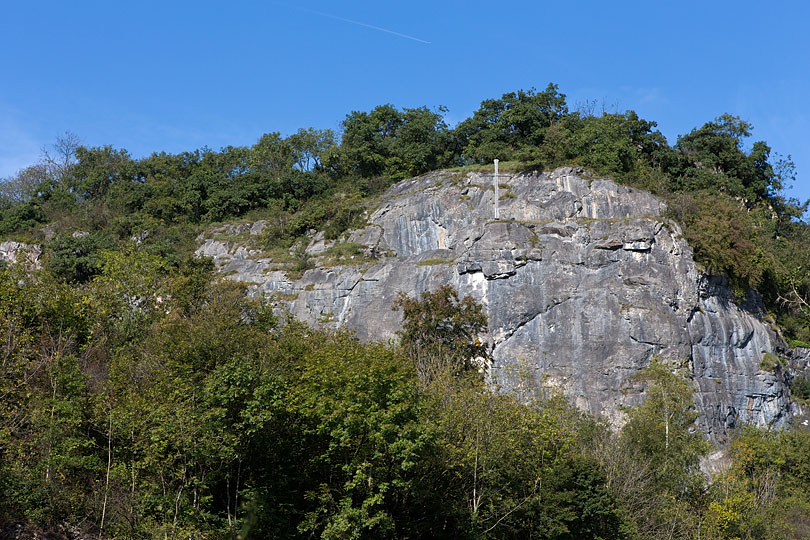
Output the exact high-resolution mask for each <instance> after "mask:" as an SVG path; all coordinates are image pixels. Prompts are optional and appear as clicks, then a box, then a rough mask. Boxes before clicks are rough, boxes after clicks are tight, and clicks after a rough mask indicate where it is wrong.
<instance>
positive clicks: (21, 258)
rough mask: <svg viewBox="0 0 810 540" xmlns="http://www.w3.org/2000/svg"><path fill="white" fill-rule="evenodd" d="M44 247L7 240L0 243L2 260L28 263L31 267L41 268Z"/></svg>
mask: <svg viewBox="0 0 810 540" xmlns="http://www.w3.org/2000/svg"><path fill="white" fill-rule="evenodd" d="M41 256H42V247H40V246H37V245H34V244H23V243H22V242H12V241H7V242H3V243H0V261H2V262H5V263H9V264H15V263H22V264H26V265H28V266H29V267H31V268H40V266H41V265H40V261H39V259H40V257H41Z"/></svg>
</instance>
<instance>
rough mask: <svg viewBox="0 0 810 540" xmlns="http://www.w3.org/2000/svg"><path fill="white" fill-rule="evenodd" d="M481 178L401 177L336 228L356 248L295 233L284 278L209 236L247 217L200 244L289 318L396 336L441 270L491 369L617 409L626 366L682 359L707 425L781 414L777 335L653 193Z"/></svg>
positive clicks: (560, 181)
mask: <svg viewBox="0 0 810 540" xmlns="http://www.w3.org/2000/svg"><path fill="white" fill-rule="evenodd" d="M492 183H493V178H492V175H485V174H469V175H462V174H460V173H442V172H440V173H434V174H430V175H427V176H424V177H421V178H417V179H414V180H410V181H405V182H401V183H399V184H397V185H395V186H393V187H391V188H390V189H389V190H388V192H387V193H386V194H385V195H384V196H383V197H382V199H381V200H382V203H381V204H380V205H379V206H378V207H377V209H376V210H374V211H373V213H371V214H370V215H369V216H368V226H367V227H365V228H364V229H362V230H356V231H352V232H351V233H350V234H349V235H348V236H347V237H344V238H343V239H342V240H341V241H342V242H343V243H344V244H346V245H345V246H343V247H348V248H359V249H360V250H361V251H362V253H358V254H357V255H356V256H354V258H353V259H351V260H349V261H348V263H350V264H346V262H343V263H341V264H335V262H334V259H332V258H330V257H329V253H330V249H329V248H330V247H331V251H334V250H335V247H334V243H330V242H326V241H324V240H323V238H322V236H316V237H314V238H313V239H312V242H311V243H310V245H309V246H308V248H307V252H308V253H309V254H310V255H311V256H312V257H313V260H315V261H316V267H315V268H314V269H310V270H307V271H306V272H305V273H304V274H303V275H301V276H300V277H297V276H295V277H297V279H293V278H291V277H289V276H288V274H286V273H285V271H284V270H285V269H284V268H280V267H279V265H278V264H277V263H275V262H273V261H272V260H270V259H269V258H263V256H262V252H261V251H259V250H251V249H250V248H248V247H246V245H245V244H246V242H244V241H232V240H227V239H223V236H222V235H223V234H226V235H227V234H228V233H230V234H239V235H241V237H242V238H243V239H244V238H245V237H249V236H251V235H259V234H261V231H262V228H263V224H262V223H261V222H259V223H253V224H246V225H242V226H230V227H225V228H221V229H219V230H217V231H212V232H215V233H217V234H216V238H214V237H212V238H201V239H200V240H201V243H202V245H201V247H200V248H199V250H198V254H199V255H201V256H210V257H213V258H214V260H215V262H216V263H217V266H218V268H219V269H220V270H221V271H222V272H223V273H224V274H225V275H226V276H227V277H228V278H229V279H233V280H237V281H242V282H246V283H249V284H250V285H251V290H252V293H253V294H256V295H266V296H273V297H274V299H275V300H276V301H277V302H279V304H283V305H286V306H287V307H288V308H289V310H290V311H291V312H292V313H293V314H294V315H295V316H296V317H298V318H300V319H301V320H304V321H307V322H309V323H313V324H320V325H326V326H331V327H338V326H342V325H345V326H348V327H349V328H352V329H354V330H355V331H356V332H357V334H358V336H359V337H360V338H362V339H388V338H392V337H394V335H395V332H396V330H397V329H398V327H399V323H400V314H399V313H398V312H396V311H392V309H391V305H392V302H393V300H394V298H395V297H396V296H397V294H398V293H399V292H400V291H405V292H407V293H408V294H412V295H415V294H418V293H420V292H422V291H427V290H433V289H435V288H436V287H438V286H439V285H441V284H445V283H449V284H451V285H453V286H454V287H455V288H456V289H457V290H458V291H459V293H460V294H461V295H471V296H473V297H474V298H475V299H477V300H478V301H480V302H481V303H482V304H483V305H484V308H485V310H486V313H487V315H488V317H489V332H488V336H487V338H488V340H489V342H490V344H491V346H492V358H493V361H492V366H491V370H490V374H491V379H492V381H493V383H495V384H498V385H500V387H502V388H503V389H504V390H506V391H520V392H552V391H561V392H563V393H564V394H565V395H566V396H568V397H569V398H570V399H571V400H572V401H573V402H574V403H576V404H577V405H578V406H579V407H581V408H583V409H586V410H589V411H593V412H598V413H601V414H603V415H605V416H606V417H608V418H609V419H610V420H611V421H613V422H614V423H617V424H618V423H621V421H622V416H623V413H622V412H621V410H622V408H623V407H627V406H632V405H634V404H636V403H638V402H639V400H640V399H641V398H642V397H643V390H644V389H643V386H641V385H639V384H637V383H633V382H631V380H630V378H631V377H632V376H633V375H634V374H635V373H637V372H638V371H639V370H640V369H642V368H644V367H645V366H647V365H648V364H649V362H650V360H651V359H652V358H653V357H654V356H661V357H662V358H664V359H665V360H667V361H669V362H672V363H675V364H682V365H685V366H688V369H690V370H691V372H692V374H693V376H694V385H695V389H696V394H695V395H696V405H697V407H698V409H699V411H700V413H701V416H700V419H699V423H700V426H701V428H702V429H704V430H705V431H706V432H707V433H709V434H710V436H711V437H712V438H713V439H715V440H719V441H722V440H723V439H724V438H725V434H726V430H727V428H730V427H733V426H736V425H738V424H740V423H742V422H749V423H753V424H756V425H759V426H774V427H782V426H785V425H787V424H788V423H789V422H790V419H791V415H792V414H793V410H792V408H795V406H793V405H791V403H790V401H789V395H788V390H787V386H786V375H785V374H783V373H782V372H781V371H780V370H779V369H777V370H776V371H775V372H774V371H770V370H764V369H761V368H760V366H761V364H762V365H764V364H766V363H763V362H762V360H763V356H764V355H765V354H768V353H770V354H776V355H783V354H786V352H787V351H786V347H785V344H784V342H783V341H782V340H781V339H780V338H779V337H778V336H777V335H776V334H775V333H774V332H773V331H772V330H771V329H770V328H769V327H768V325H767V324H765V323H764V322H763V320H762V317H761V310H760V308H759V306H758V302H757V298H756V296H755V295H753V294H752V295H751V297H750V298H748V299H747V300H746V302H745V303H743V304H741V305H738V304H736V303H735V302H734V301H733V299H732V297H731V295H730V293H729V292H728V290H727V289H726V288H725V286H724V284H723V283H722V282H720V281H718V280H713V279H709V278H707V277H705V276H703V275H701V273H700V272H699V270H698V268H697V267H696V266H695V263H694V261H693V258H692V252H691V250H690V248H689V246H688V245H687V243H686V241H685V240H684V239H683V238H682V237H681V234H680V231H679V229H678V227H677V225H676V224H674V223H672V222H670V221H668V220H667V219H665V218H664V217H663V211H664V209H665V208H664V205H663V203H662V202H661V201H659V200H658V199H656V198H655V197H653V196H652V195H650V194H648V193H645V192H641V191H637V190H632V189H629V188H626V187H622V186H618V185H616V184H614V183H613V182H611V181H608V180H603V179H594V178H585V177H583V176H582V175H581V173H580V172H579V171H576V170H572V169H558V170H556V171H554V172H552V173H544V174H532V175H510V176H503V177H502V178H501V179H500V181H499V183H500V194H501V197H500V201H498V209H499V219H494V215H495V214H494V212H495V207H494V204H495V193H494V190H493V189H492V187H491V186H492ZM338 247H340V246H338ZM344 251H345V250H344ZM330 261H331V262H330ZM290 275H292V273H290Z"/></svg>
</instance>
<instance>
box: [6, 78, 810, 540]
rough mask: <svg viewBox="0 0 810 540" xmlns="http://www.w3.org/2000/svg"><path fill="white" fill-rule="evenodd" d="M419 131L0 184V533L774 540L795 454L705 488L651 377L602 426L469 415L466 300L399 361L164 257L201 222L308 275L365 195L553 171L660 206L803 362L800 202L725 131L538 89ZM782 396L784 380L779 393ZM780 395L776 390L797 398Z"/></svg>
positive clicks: (768, 165)
mask: <svg viewBox="0 0 810 540" xmlns="http://www.w3.org/2000/svg"><path fill="white" fill-rule="evenodd" d="M443 113H444V110H443V109H441V108H439V109H435V110H432V109H429V108H425V107H423V108H417V109H398V108H396V107H394V106H391V105H382V106H380V107H376V108H375V109H373V110H372V111H368V112H352V113H351V114H349V115H348V116H347V117H346V119H345V120H344V122H343V133H342V134H341V137H340V138H339V139H338V137H337V136H336V135H335V134H334V133H332V132H330V131H328V130H327V131H321V130H315V129H302V130H300V131H298V132H297V133H295V134H293V135H290V136H288V137H282V136H281V135H280V134H278V133H269V134H266V135H264V136H263V137H261V139H259V141H257V143H256V144H255V145H253V146H251V147H227V148H223V149H221V150H219V151H214V150H210V149H207V148H204V149H201V150H196V151H191V152H185V153H181V154H177V155H170V154H166V153H156V154H153V155H152V156H149V157H146V158H143V159H133V158H132V157H131V156H130V155H129V154H128V153H127V152H126V151H125V150H121V149H114V148H111V147H97V148H86V147H83V146H81V145H80V143H79V141H78V140H77V139H76V138H75V136H72V135H70V134H67V135H66V136H64V137H61V138H60V139H59V140H58V142H57V144H56V145H55V146H54V147H53V148H51V149H49V150H48V151H47V152H46V153H45V154H44V155H43V159H42V161H41V162H40V163H37V164H35V165H32V166H31V167H29V168H27V169H24V170H23V171H20V173H19V174H17V175H16V176H14V177H13V178H9V179H6V180H5V181H3V183H2V185H1V189H2V191H1V192H0V236H2V238H3V239H10V238H14V239H17V240H23V241H30V242H37V243H42V244H43V245H44V246H45V253H44V255H43V258H42V261H43V269H42V270H39V271H31V270H29V269H26V268H23V267H21V266H20V267H15V266H9V267H6V268H0V332H2V340H1V341H0V343H2V347H0V523H3V522H5V523H13V522H16V521H22V522H25V523H31V524H35V525H37V526H39V527H41V528H43V529H46V530H47V529H55V528H57V527H59V526H61V525H63V524H72V525H75V526H79V527H80V528H82V529H83V530H85V531H87V532H92V533H94V534H96V533H97V534H99V535H100V536H107V537H129V538H134V537H138V538H141V537H144V538H145V537H158V536H162V537H164V538H165V537H172V538H174V537H195V538H197V537H239V538H248V537H252V538H266V537H280V538H286V537H292V538H295V537H322V538H434V537H448V538H526V537H538V538H555V539H566V538H605V539H607V538H662V537H667V538H696V537H700V538H709V539H720V538H723V539H726V538H728V539H731V538H801V537H806V536H808V535H810V518H809V517H808V516H810V498H808V494H807V492H806V489H805V488H804V487H805V486H806V485H808V484H809V483H810V472H808V471H810V458H808V453H807V448H808V447H809V446H808V445H810V440H808V433H807V432H805V431H795V432H792V433H780V434H772V433H768V432H765V431H757V430H755V429H744V430H742V431H741V432H739V433H737V434H736V435H735V439H734V442H733V443H732V452H731V455H732V461H731V463H730V465H729V467H728V468H727V469H725V470H724V471H723V472H722V473H720V474H718V475H717V476H715V478H714V479H713V481H712V482H711V483H707V482H706V480H705V478H704V477H703V476H702V475H701V474H700V473H699V471H698V469H697V464H698V460H699V459H700V458H701V457H702V456H704V455H705V454H706V452H707V451H708V449H707V447H706V443H705V442H704V441H703V439H702V438H701V437H699V436H697V435H696V433H695V432H694V412H693V411H692V404H691V398H690V396H689V392H688V385H686V384H685V382H684V379H683V378H682V376H681V375H679V374H678V373H677V370H676V372H673V370H672V369H671V368H670V367H665V366H662V365H661V364H659V363H655V362H654V363H653V364H652V366H651V367H650V369H649V370H648V371H646V372H645V373H643V374H642V376H640V377H639V380H638V381H637V382H638V384H644V385H646V387H647V394H648V395H649V396H650V399H648V400H647V401H646V402H644V403H643V404H641V405H640V406H638V407H637V408H635V409H632V410H630V411H628V413H627V414H628V422H627V424H626V426H625V427H624V429H623V430H622V431H621V432H619V433H613V432H611V431H610V430H609V429H608V428H607V426H606V425H605V424H604V423H603V422H602V421H601V420H600V419H597V418H591V417H588V416H586V415H584V414H583V413H581V412H579V411H577V410H575V409H573V408H572V407H570V406H569V405H568V404H566V403H565V402H564V400H562V399H560V398H558V397H551V398H543V399H541V398H538V397H537V396H536V395H534V394H528V395H517V394H516V395H508V396H507V395H502V394H498V393H493V392H490V391H488V390H487V389H486V388H485V387H484V385H483V384H482V381H481V376H480V374H479V370H478V365H477V364H475V363H471V362H470V358H472V357H475V356H479V357H481V358H482V359H483V360H484V361H485V360H486V359H485V356H486V350H485V348H483V347H482V346H481V344H480V343H478V342H476V340H475V334H476V333H477V331H478V330H480V328H481V327H482V325H485V324H486V321H485V320H484V319H483V315H482V312H481V310H480V308H479V307H478V306H476V305H475V303H474V302H472V301H471V300H469V299H459V298H458V297H457V296H456V294H455V292H454V291H452V290H448V289H440V290H439V291H436V292H434V293H430V294H427V295H424V296H423V297H421V298H418V299H417V298H408V297H406V296H403V297H401V298H400V300H399V302H398V307H399V308H400V309H402V311H403V314H404V316H405V324H404V326H403V331H402V333H401V335H400V337H401V343H399V344H397V345H390V344H374V343H372V344H361V343H359V342H358V341H357V340H355V339H354V338H353V337H352V336H351V335H348V334H344V333H337V334H331V333H328V332H322V331H318V330H313V329H310V328H306V327H304V326H302V325H300V324H299V323H296V322H295V321H290V320H278V319H277V318H276V316H274V315H273V314H272V312H271V310H270V309H269V308H268V307H267V306H266V305H263V304H262V303H260V302H258V301H254V300H251V299H248V298H246V296H245V295H244V291H243V290H242V289H241V288H240V287H238V286H236V285H233V284H227V283H222V282H218V281H215V280H213V279H212V269H211V266H210V263H209V262H207V261H204V260H198V259H195V258H193V257H192V256H191V254H192V251H193V249H194V247H195V241H194V238H195V237H196V236H197V234H198V233H199V232H200V230H201V229H202V228H204V227H206V226H207V225H208V224H210V223H215V222H221V221H224V220H235V219H242V218H245V219H247V218H262V219H265V220H267V221H268V223H269V226H268V227H267V228H266V230H265V231H264V232H263V233H262V239H261V242H262V243H263V247H264V248H265V249H266V250H267V251H269V252H274V251H275V252H278V253H283V254H284V256H285V257H288V258H289V259H290V260H292V261H295V264H296V265H297V266H296V268H297V269H299V270H303V269H306V267H307V260H306V257H305V255H304V254H303V247H304V246H305V242H307V241H308V237H309V235H310V233H311V231H312V230H313V229H315V230H320V231H324V233H325V236H326V237H328V238H336V237H338V236H340V234H341V233H342V232H343V231H345V230H347V228H350V227H352V226H355V225H358V224H361V223H362V221H363V212H364V210H365V208H366V206H367V204H368V203H369V202H370V201H371V200H373V198H374V197H375V196H376V195H377V194H379V193H380V191H381V190H382V189H384V188H386V187H388V186H389V185H391V183H392V182H394V181H396V180H399V179H402V178H406V177H409V176H412V175H416V174H420V173H424V172H427V171H430V170H434V169H437V168H451V167H466V168H486V167H487V163H489V161H490V160H491V159H493V158H499V159H501V160H503V161H504V162H507V161H508V163H504V165H505V166H506V167H509V168H511V169H512V170H523V169H541V168H545V169H547V168H551V167H555V166H559V165H576V166H581V167H584V168H586V169H589V170H591V171H593V172H595V173H597V174H600V175H609V176H611V177H613V178H614V179H616V180H617V181H619V182H621V183H624V184H626V185H629V186H633V187H637V188H643V189H647V190H650V191H652V192H654V193H656V194H658V195H659V196H661V197H663V198H664V199H665V200H666V201H667V203H668V205H669V209H670V214H671V216H672V217H673V218H674V219H676V220H678V221H679V222H680V223H681V225H682V226H683V230H684V233H685V235H686V236H687V238H688V239H689V241H690V244H691V245H692V246H693V247H694V249H695V254H696V257H697V258H698V260H699V262H701V263H702V265H703V266H704V267H705V268H706V270H707V271H710V272H713V273H718V274H724V275H726V276H727V277H728V278H729V280H730V282H731V283H732V284H733V285H734V286H735V287H736V288H737V290H738V291H739V292H740V293H741V294H743V293H745V292H746V291H747V289H748V288H749V287H755V288H757V289H758V290H759V291H760V292H761V293H762V295H763V298H764V300H765V302H766V305H767V307H768V308H769V310H770V312H771V313H772V314H773V316H774V317H775V322H776V323H777V324H778V325H779V326H780V328H781V329H782V331H783V332H784V333H785V335H786V336H788V337H789V338H791V339H793V340H794V344H800V343H801V342H810V323H809V321H810V307H809V306H810V304H808V302H810V250H808V249H807V246H808V245H810V229H809V228H808V226H807V224H806V223H804V222H803V221H802V219H803V215H804V211H805V210H806V204H802V203H799V202H798V201H794V200H789V199H786V198H785V197H784V194H783V190H784V188H785V186H786V185H788V184H789V183H790V182H792V181H794V179H795V178H794V176H795V173H794V171H793V167H792V164H791V163H790V159H789V158H784V159H783V158H780V157H778V156H772V154H771V150H770V148H769V147H768V146H767V145H766V144H765V143H763V142H756V143H754V144H752V145H750V146H748V143H747V139H748V138H749V137H750V135H751V129H752V128H751V126H749V125H748V124H747V123H745V122H744V121H742V120H740V119H739V118H736V117H733V116H730V115H723V116H720V117H719V118H717V119H715V120H713V121H711V122H708V123H706V124H705V125H704V126H702V127H700V128H698V129H695V130H693V131H692V132H690V133H688V134H686V135H684V136H682V137H680V138H679V139H678V141H677V143H676V144H675V145H673V146H670V145H669V144H668V143H667V141H666V140H665V139H664V137H663V136H662V135H661V134H660V133H659V132H657V131H655V123H654V122H649V121H646V120H643V119H640V118H639V117H638V116H637V115H636V114H635V113H633V112H632V111H628V112H626V113H614V112H603V113H602V114H594V111H593V110H592V108H591V109H589V108H588V107H584V108H582V109H581V110H579V111H569V110H568V106H567V104H566V101H565V96H564V95H563V94H560V93H559V91H558V89H557V87H556V86H553V85H550V86H549V87H548V88H547V89H546V90H544V91H542V92H537V91H533V90H532V91H519V92H515V93H509V94H505V95H504V96H502V97H501V98H500V99H491V100H486V101H484V102H482V104H481V107H480V108H479V109H478V110H477V111H476V112H475V113H474V114H473V115H472V116H471V117H470V118H468V119H466V120H464V121H463V122H461V123H460V124H459V125H458V126H456V127H452V128H451V127H450V126H448V125H447V124H446V122H445V120H444V117H443ZM804 383H806V380H804V379H802V380H799V381H798V382H797V383H796V384H794V385H793V386H792V388H795V389H796V390H795V391H796V392H797V393H798V394H801V395H802V396H804V397H805V398H806V397H807V394H808V392H807V390H806V388H805V386H806V384H804ZM802 385H804V386H802Z"/></svg>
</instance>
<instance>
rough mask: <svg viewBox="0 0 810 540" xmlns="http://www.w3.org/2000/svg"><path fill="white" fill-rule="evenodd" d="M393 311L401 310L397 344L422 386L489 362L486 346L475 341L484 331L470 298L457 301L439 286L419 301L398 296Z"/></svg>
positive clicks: (478, 309) (450, 291) (480, 310)
mask: <svg viewBox="0 0 810 540" xmlns="http://www.w3.org/2000/svg"><path fill="white" fill-rule="evenodd" d="M393 309H402V318H403V321H402V330H400V331H399V332H398V334H399V338H400V342H401V345H402V347H403V349H404V350H405V352H406V354H407V355H408V356H409V357H410V358H411V359H412V360H413V361H414V363H415V365H416V370H417V373H418V374H419V379H420V380H421V381H422V383H423V384H425V385H430V384H431V383H432V382H433V381H434V380H436V379H437V378H440V377H443V376H445V375H450V376H460V375H463V374H466V373H470V372H473V371H475V370H476V369H478V368H480V367H482V366H481V365H480V364H479V363H478V360H477V359H486V358H488V356H489V353H488V349H487V346H486V344H484V343H482V342H481V341H480V339H479V338H478V335H479V334H480V333H482V332H484V331H485V330H486V327H487V317H486V315H485V314H484V310H483V308H482V307H481V304H479V303H477V302H476V301H475V300H474V299H473V298H471V297H470V296H466V297H465V298H464V299H463V300H461V301H459V299H458V293H457V292H456V291H455V290H454V289H453V288H452V287H451V286H449V285H442V286H441V287H439V288H438V289H437V290H436V291H435V292H432V293H431V292H425V293H423V294H422V295H421V296H420V297H419V299H413V298H410V297H409V296H407V295H406V294H405V293H400V295H399V297H398V298H397V299H396V301H395V302H394V307H393Z"/></svg>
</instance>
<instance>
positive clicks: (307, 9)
mask: <svg viewBox="0 0 810 540" xmlns="http://www.w3.org/2000/svg"><path fill="white" fill-rule="evenodd" d="M279 3H280V2H279ZM284 5H288V4H284ZM290 7H297V8H298V9H301V10H304V11H308V12H310V13H314V14H315V15H320V16H321V17H327V18H329V19H335V20H336V21H343V22H346V23H349V24H356V25H357V26H362V27H365V28H371V29H372V30H379V31H380V32H385V33H386V34H393V35H395V36H399V37H401V38H405V39H410V40H412V41H418V42H419V43H425V44H427V45H430V41H425V40H424V39H419V38H418V37H413V36H409V35H408V34H401V33H399V32H394V31H393V30H389V29H388V28H382V27H380V26H374V25H373V24H366V23H364V22H360V21H354V20H352V19H346V18H345V17H338V16H337V15H331V14H329V13H324V12H323V11H316V10H314V9H309V8H305V7H300V6H290Z"/></svg>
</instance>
